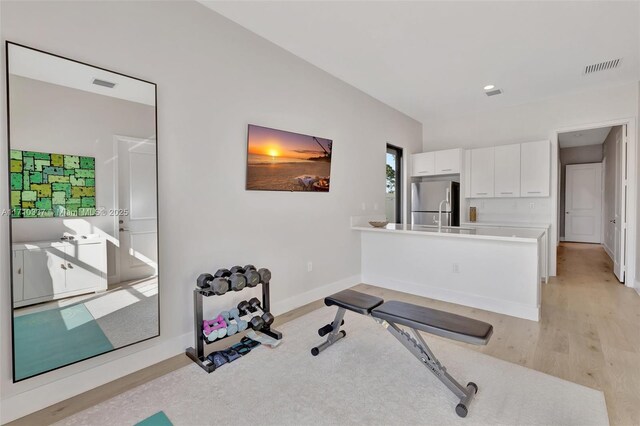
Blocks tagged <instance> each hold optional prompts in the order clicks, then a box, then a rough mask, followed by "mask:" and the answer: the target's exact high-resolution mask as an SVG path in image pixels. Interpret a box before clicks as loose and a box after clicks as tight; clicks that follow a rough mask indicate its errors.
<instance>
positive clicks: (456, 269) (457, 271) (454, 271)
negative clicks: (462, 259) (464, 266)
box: [451, 263, 460, 274]
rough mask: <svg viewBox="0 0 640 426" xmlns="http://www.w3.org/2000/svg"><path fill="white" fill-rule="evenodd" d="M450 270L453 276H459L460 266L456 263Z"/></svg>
mask: <svg viewBox="0 0 640 426" xmlns="http://www.w3.org/2000/svg"><path fill="white" fill-rule="evenodd" d="M451 270H452V271H453V273H454V274H459V273H460V265H459V264H457V263H454V264H453V267H452V268H451Z"/></svg>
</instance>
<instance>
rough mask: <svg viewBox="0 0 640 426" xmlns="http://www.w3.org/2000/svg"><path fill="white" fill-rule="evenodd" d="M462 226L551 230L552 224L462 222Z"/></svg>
mask: <svg viewBox="0 0 640 426" xmlns="http://www.w3.org/2000/svg"><path fill="white" fill-rule="evenodd" d="M460 226H462V227H465V226H469V227H470V226H473V227H474V228H476V227H482V226H490V227H495V226H503V227H505V228H522V229H531V228H544V229H549V228H550V227H551V224H550V223H542V222H462V223H461V224H460Z"/></svg>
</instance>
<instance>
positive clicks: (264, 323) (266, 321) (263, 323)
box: [249, 312, 273, 331]
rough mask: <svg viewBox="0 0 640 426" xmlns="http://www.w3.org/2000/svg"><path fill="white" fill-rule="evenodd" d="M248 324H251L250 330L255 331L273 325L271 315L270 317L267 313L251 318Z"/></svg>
mask: <svg viewBox="0 0 640 426" xmlns="http://www.w3.org/2000/svg"><path fill="white" fill-rule="evenodd" d="M249 324H251V328H252V329H254V330H256V331H258V330H262V329H263V328H268V327H269V326H270V325H271V324H273V315H271V314H270V313H269V312H265V313H264V314H262V316H261V317H259V316H255V317H253V318H251V321H249Z"/></svg>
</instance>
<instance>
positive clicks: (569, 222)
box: [564, 163, 602, 243]
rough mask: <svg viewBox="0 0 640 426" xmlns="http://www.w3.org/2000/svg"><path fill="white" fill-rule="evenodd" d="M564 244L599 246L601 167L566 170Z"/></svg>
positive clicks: (571, 167)
mask: <svg viewBox="0 0 640 426" xmlns="http://www.w3.org/2000/svg"><path fill="white" fill-rule="evenodd" d="M566 174H567V178H566V188H565V232H564V235H565V240H566V241H575V242H582V243H600V242H601V237H600V229H601V227H602V164H601V163H592V164H575V165H568V166H567V172H566Z"/></svg>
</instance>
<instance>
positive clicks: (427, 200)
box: [411, 180, 460, 226]
mask: <svg viewBox="0 0 640 426" xmlns="http://www.w3.org/2000/svg"><path fill="white" fill-rule="evenodd" d="M447 193H448V194H449V195H450V197H449V200H450V202H449V203H446V202H445V203H442V226H460V206H459V200H460V184H459V183H458V182H453V181H450V180H445V181H431V182H414V183H412V184H411V224H412V225H437V224H438V206H439V204H440V202H441V201H442V200H445V199H446V198H447Z"/></svg>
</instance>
